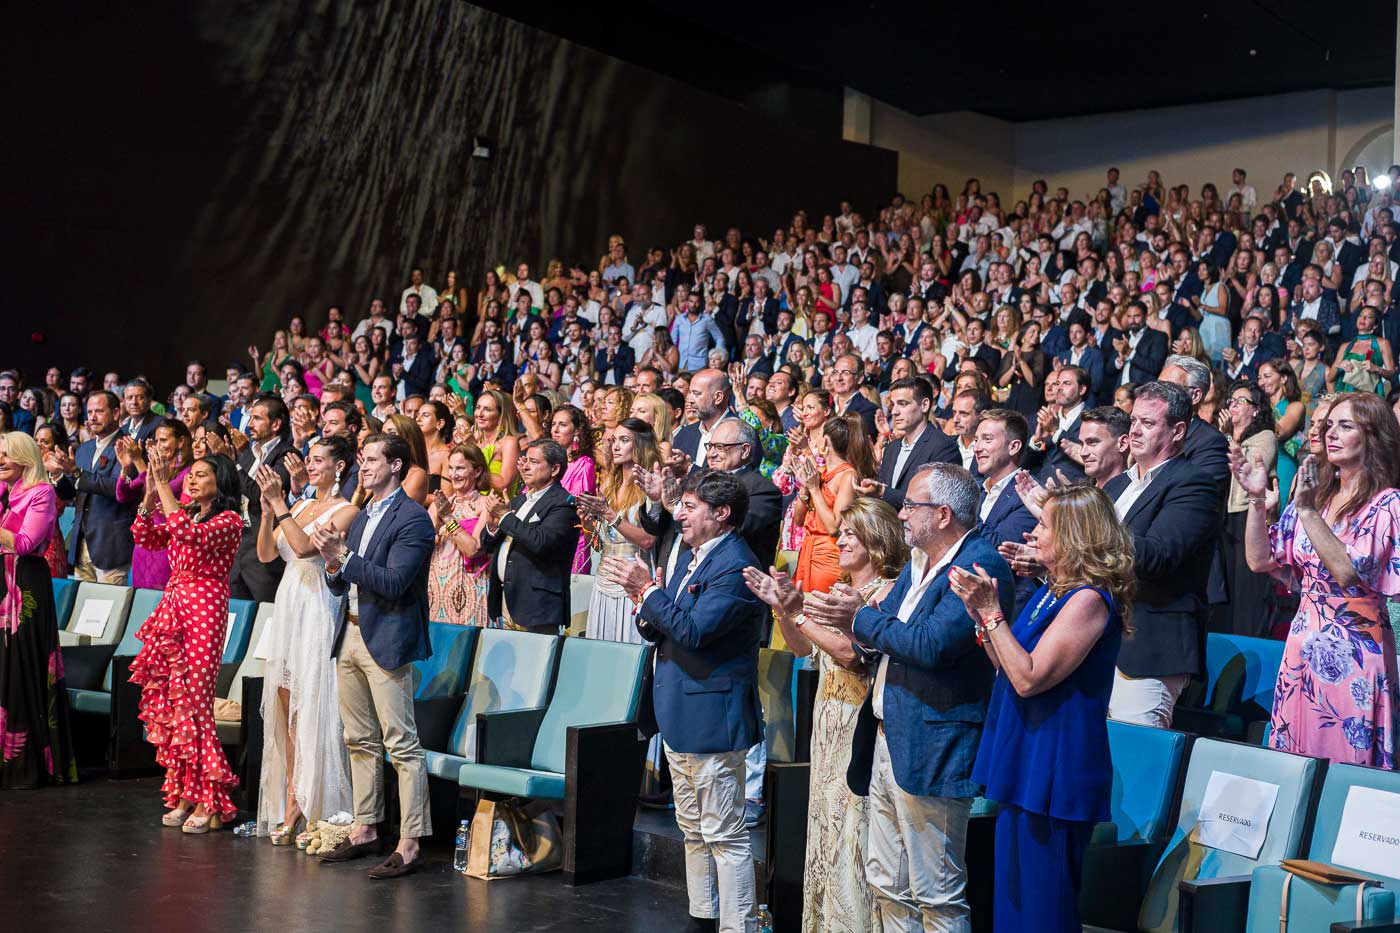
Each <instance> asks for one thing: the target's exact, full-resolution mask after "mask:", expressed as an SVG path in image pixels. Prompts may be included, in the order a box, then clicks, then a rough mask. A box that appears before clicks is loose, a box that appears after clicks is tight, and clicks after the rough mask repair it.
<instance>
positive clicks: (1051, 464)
mask: <svg viewBox="0 0 1400 933" xmlns="http://www.w3.org/2000/svg"><path fill="white" fill-rule="evenodd" d="M1084 404H1085V407H1086V408H1087V407H1088V404H1089V403H1088V401H1087V400H1086V401H1085V403H1084ZM1080 412H1081V416H1080V417H1076V418H1075V419H1074V421H1073V423H1071V424H1070V426H1069V427H1068V428H1066V429H1065V431H1064V432H1063V433H1062V434H1061V435H1060V436H1059V438H1058V439H1056V440H1052V441H1050V442H1049V443H1048V444H1047V445H1046V448H1045V451H1044V452H1037V453H1038V454H1039V455H1038V456H1037V457H1036V460H1035V463H1034V464H1033V466H1034V468H1035V469H1034V472H1035V475H1036V478H1037V479H1039V480H1040V481H1041V482H1042V483H1045V482H1048V481H1049V480H1052V479H1053V480H1054V481H1055V482H1057V483H1058V482H1059V481H1060V478H1059V476H1058V475H1056V474H1057V473H1059V472H1063V473H1064V474H1065V476H1067V477H1069V478H1070V480H1071V481H1072V480H1076V479H1081V478H1083V476H1084V468H1083V467H1082V466H1080V465H1079V464H1077V463H1075V462H1074V459H1073V458H1072V457H1070V455H1069V454H1067V453H1065V450H1064V448H1063V447H1061V446H1060V443H1059V442H1060V441H1063V440H1068V441H1078V440H1079V428H1080V427H1081V425H1082V424H1083V422H1082V421H1081V417H1082V413H1083V409H1080Z"/></svg>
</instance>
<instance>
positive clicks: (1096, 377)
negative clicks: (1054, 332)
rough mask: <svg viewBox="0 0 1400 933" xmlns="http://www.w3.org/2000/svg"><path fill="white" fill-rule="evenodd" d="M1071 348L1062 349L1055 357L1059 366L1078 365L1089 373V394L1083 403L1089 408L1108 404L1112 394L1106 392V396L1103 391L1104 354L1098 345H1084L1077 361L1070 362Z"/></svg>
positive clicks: (1110, 402)
mask: <svg viewBox="0 0 1400 933" xmlns="http://www.w3.org/2000/svg"><path fill="white" fill-rule="evenodd" d="M1073 352H1074V351H1073V349H1069V350H1066V351H1064V352H1063V353H1061V354H1059V355H1058V356H1056V357H1055V359H1056V360H1058V361H1059V363H1060V365H1061V366H1078V367H1079V368H1080V369H1082V370H1084V371H1085V372H1086V373H1088V374H1089V396H1088V398H1086V399H1084V404H1085V405H1087V406H1088V407H1090V408H1093V407H1094V406H1095V405H1097V404H1099V402H1100V400H1101V401H1102V403H1103V404H1105V405H1109V404H1112V402H1113V394H1112V393H1111V392H1110V393H1108V395H1107V397H1105V395H1104V391H1103V374H1104V355H1103V353H1102V352H1101V351H1100V350H1099V348H1098V347H1089V346H1086V347H1085V348H1084V350H1083V351H1082V352H1081V353H1080V355H1079V362H1078V363H1074V362H1071V360H1070V357H1071V354H1072V353H1073Z"/></svg>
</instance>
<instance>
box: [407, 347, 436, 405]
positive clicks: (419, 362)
mask: <svg viewBox="0 0 1400 933" xmlns="http://www.w3.org/2000/svg"><path fill="white" fill-rule="evenodd" d="M400 362H402V361H400ZM436 372H437V360H436V359H434V358H433V348H432V347H420V348H419V350H418V353H417V355H416V356H414V357H413V364H412V365H411V366H404V368H403V377H402V378H401V380H400V381H401V382H402V383H403V390H404V395H405V396H409V395H422V396H424V397H425V398H426V397H427V395H428V391H429V390H430V389H432V387H433V375H434V373H436Z"/></svg>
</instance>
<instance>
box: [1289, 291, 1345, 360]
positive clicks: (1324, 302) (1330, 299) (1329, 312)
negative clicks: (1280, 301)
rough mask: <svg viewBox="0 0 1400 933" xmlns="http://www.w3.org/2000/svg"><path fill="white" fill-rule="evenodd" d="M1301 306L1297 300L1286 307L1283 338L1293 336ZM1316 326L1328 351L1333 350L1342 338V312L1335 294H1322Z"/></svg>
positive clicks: (1329, 292) (1301, 303)
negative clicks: (1286, 319)
mask: <svg viewBox="0 0 1400 933" xmlns="http://www.w3.org/2000/svg"><path fill="white" fill-rule="evenodd" d="M1303 304H1304V303H1303V301H1302V300H1298V301H1295V302H1293V303H1292V304H1291V305H1289V306H1288V323H1287V324H1286V325H1285V326H1284V328H1283V333H1284V336H1288V337H1291V336H1293V333H1294V330H1295V328H1297V326H1298V321H1299V320H1300V318H1299V315H1301V314H1302V313H1303ZM1317 326H1318V327H1320V328H1322V336H1323V337H1324V338H1325V339H1326V341H1327V347H1328V349H1330V350H1335V349H1336V347H1337V344H1338V343H1339V342H1340V340H1341V338H1342V310H1341V305H1340V304H1339V303H1338V301H1337V293H1336V292H1332V291H1324V292H1323V293H1322V296H1321V300H1320V301H1319V302H1318V304H1317Z"/></svg>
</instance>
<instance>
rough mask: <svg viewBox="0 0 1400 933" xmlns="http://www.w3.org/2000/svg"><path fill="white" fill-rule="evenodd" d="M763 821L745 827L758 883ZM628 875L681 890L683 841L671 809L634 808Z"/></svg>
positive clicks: (683, 868)
mask: <svg viewBox="0 0 1400 933" xmlns="http://www.w3.org/2000/svg"><path fill="white" fill-rule="evenodd" d="M765 832H766V830H765V824H763V823H760V824H758V826H757V827H755V828H754V829H751V830H749V838H750V839H751V840H752V841H753V857H754V870H755V873H756V874H757V876H758V879H759V886H760V888H761V887H762V881H763V878H764V876H765V871H764V865H763V861H764V858H765V846H766V842H767V840H766V838H765ZM632 874H633V875H634V876H635V877H637V878H642V879H644V880H646V881H654V882H656V883H657V884H664V885H668V886H670V887H675V888H680V889H682V890H684V889H685V843H684V841H683V839H682V836H681V831H680V827H678V826H676V814H675V811H672V810H648V809H645V808H643V809H640V810H638V811H637V822H636V823H635V824H633V828H632Z"/></svg>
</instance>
